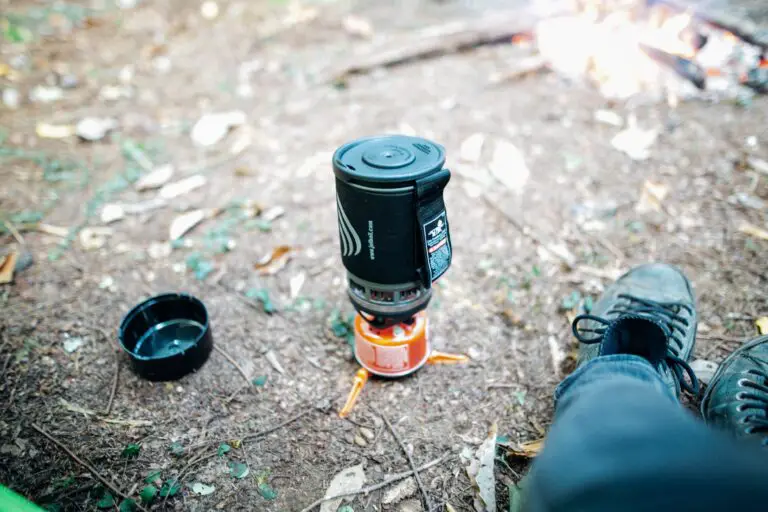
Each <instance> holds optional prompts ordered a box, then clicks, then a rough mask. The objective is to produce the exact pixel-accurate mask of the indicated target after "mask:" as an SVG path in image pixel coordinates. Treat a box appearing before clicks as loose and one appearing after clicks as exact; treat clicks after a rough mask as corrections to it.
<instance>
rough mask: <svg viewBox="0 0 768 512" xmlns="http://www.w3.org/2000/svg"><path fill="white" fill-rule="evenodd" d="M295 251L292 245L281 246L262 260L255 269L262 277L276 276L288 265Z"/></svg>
mask: <svg viewBox="0 0 768 512" xmlns="http://www.w3.org/2000/svg"><path fill="white" fill-rule="evenodd" d="M293 252H294V249H293V248H292V247H291V246H290V245H279V246H277V247H275V248H274V249H272V252H270V253H269V254H267V255H265V256H264V257H263V258H261V259H260V260H259V261H258V263H256V265H254V268H256V270H258V271H259V273H260V274H262V275H268V276H271V275H275V274H277V273H278V272H280V271H281V270H282V269H283V268H285V266H286V265H287V264H288V261H289V260H290V259H291V256H292V255H293V254H292V253H293Z"/></svg>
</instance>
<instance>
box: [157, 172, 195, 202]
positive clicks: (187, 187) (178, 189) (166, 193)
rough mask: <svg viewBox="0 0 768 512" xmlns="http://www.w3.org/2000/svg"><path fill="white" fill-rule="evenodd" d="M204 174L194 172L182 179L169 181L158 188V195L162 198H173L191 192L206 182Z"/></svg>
mask: <svg viewBox="0 0 768 512" xmlns="http://www.w3.org/2000/svg"><path fill="white" fill-rule="evenodd" d="M206 181H207V180H206V179H205V176H203V175H202V174H195V175H194V176H190V177H189V178H184V179H183V180H179V181H174V182H173V183H169V184H167V185H165V186H164V187H163V188H161V189H160V197H162V198H163V199H173V198H174V197H178V196H181V195H184V194H187V193H189V192H192V191H193V190H195V189H196V188H200V187H202V186H203V185H205V183H206Z"/></svg>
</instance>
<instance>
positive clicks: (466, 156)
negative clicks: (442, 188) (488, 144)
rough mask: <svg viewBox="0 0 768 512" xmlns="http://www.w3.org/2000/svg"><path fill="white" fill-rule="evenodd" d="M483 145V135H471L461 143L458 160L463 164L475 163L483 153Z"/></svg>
mask: <svg viewBox="0 0 768 512" xmlns="http://www.w3.org/2000/svg"><path fill="white" fill-rule="evenodd" d="M483 143H485V135H483V134H482V133H473V134H472V135H470V136H469V137H467V138H466V139H465V140H464V142H462V143H461V148H460V149H459V158H460V159H461V160H463V161H464V162H468V163H472V164H474V163H477V162H478V161H479V160H480V155H481V154H482V152H483Z"/></svg>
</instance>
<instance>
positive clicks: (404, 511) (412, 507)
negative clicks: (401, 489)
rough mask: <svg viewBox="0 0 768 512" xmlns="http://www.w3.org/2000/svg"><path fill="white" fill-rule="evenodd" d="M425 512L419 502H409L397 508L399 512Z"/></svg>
mask: <svg viewBox="0 0 768 512" xmlns="http://www.w3.org/2000/svg"><path fill="white" fill-rule="evenodd" d="M423 510H424V509H423V508H422V506H421V502H420V501H419V500H407V501H404V502H402V503H401V504H400V506H399V507H397V511H398V512H422V511H423Z"/></svg>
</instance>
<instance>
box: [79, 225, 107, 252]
mask: <svg viewBox="0 0 768 512" xmlns="http://www.w3.org/2000/svg"><path fill="white" fill-rule="evenodd" d="M111 235H112V229H110V228H83V229H81V230H80V234H79V237H80V245H82V246H83V249H85V250H86V251H93V250H96V249H101V248H102V247H104V244H106V243H107V237H109V236H111Z"/></svg>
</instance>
